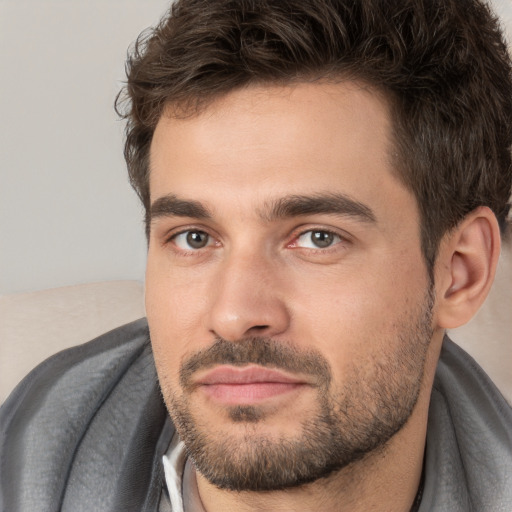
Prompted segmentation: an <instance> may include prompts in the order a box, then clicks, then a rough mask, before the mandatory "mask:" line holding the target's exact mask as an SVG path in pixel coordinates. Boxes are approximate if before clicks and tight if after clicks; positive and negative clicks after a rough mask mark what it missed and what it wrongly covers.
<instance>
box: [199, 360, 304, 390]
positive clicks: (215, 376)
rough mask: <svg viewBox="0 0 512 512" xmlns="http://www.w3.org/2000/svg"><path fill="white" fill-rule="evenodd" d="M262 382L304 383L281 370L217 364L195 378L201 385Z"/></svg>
mask: <svg viewBox="0 0 512 512" xmlns="http://www.w3.org/2000/svg"><path fill="white" fill-rule="evenodd" d="M262 382H267V383H268V382H274V383H283V384H305V383H306V382H305V381H304V380H303V379H300V378H298V377H292V376H290V375H287V374H286V373H283V372H282V371H279V370H274V369H269V368H263V367H261V366H242V367H236V366H224V365H223V366H217V367H216V368H214V369H213V370H209V371H208V372H206V373H205V374H203V375H202V376H201V377H200V378H199V379H197V380H196V384H198V385H203V386H211V385H215V384H257V383H262Z"/></svg>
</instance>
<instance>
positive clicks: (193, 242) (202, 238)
mask: <svg viewBox="0 0 512 512" xmlns="http://www.w3.org/2000/svg"><path fill="white" fill-rule="evenodd" d="M207 242H208V235H207V234H206V233H205V232H203V231H191V232H190V233H188V234H187V244H188V245H189V246H190V247H193V248H194V249H201V248H202V247H205V246H206V244H207Z"/></svg>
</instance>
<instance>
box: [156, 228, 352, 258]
mask: <svg viewBox="0 0 512 512" xmlns="http://www.w3.org/2000/svg"><path fill="white" fill-rule="evenodd" d="M315 232H316V233H323V234H325V235H329V236H332V237H334V238H335V240H336V239H337V241H335V242H334V243H332V244H331V245H328V246H326V247H316V248H315V247H302V246H299V245H297V241H298V240H299V239H300V238H301V237H304V236H305V235H307V234H308V233H311V235H312V234H313V233H315ZM187 233H203V234H205V235H206V236H207V237H209V239H210V240H209V242H208V243H207V245H205V246H204V247H199V248H196V249H194V248H189V249H184V248H181V247H179V246H178V245H177V244H176V239H177V238H178V237H179V236H181V235H185V234H187ZM295 233H296V234H295ZM295 233H294V234H292V236H291V237H290V238H291V242H288V243H287V244H286V247H287V248H290V249H294V250H306V251H308V252H309V253H321V254H327V253H329V252H331V251H332V250H334V248H336V247H337V246H338V245H340V244H347V243H350V240H349V238H348V237H347V236H346V235H342V234H340V233H339V232H336V231H334V230H330V229H325V228H321V227H311V228H308V229H301V230H295ZM311 235H310V236H311ZM211 240H213V241H214V244H213V246H214V247H215V246H219V245H220V242H218V241H217V238H216V237H214V236H213V235H211V234H210V233H209V232H208V231H207V230H206V229H202V228H197V227H188V228H185V229H181V230H180V231H178V232H176V233H172V234H171V235H170V236H168V237H166V240H165V242H164V244H166V245H167V244H173V245H174V246H175V247H176V249H175V251H176V252H177V253H179V254H180V255H183V256H197V255H198V254H199V253H201V252H202V251H201V249H206V248H208V247H211V246H212V244H210V241H211Z"/></svg>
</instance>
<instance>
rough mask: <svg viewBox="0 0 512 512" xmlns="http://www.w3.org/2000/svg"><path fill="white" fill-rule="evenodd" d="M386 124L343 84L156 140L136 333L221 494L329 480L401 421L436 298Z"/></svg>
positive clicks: (238, 105)
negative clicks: (143, 336)
mask: <svg viewBox="0 0 512 512" xmlns="http://www.w3.org/2000/svg"><path fill="white" fill-rule="evenodd" d="M389 123H390V121H389V112H388V109H387V106H386V103H385V102H384V101H383V100H382V98H381V97H379V96H378V95H376V94H375V93H374V92H373V91H371V90H368V89H367V88H364V87H362V86H360V85H357V84H355V83H351V82H345V83H339V84H327V83H317V84H299V85H295V86H290V87H277V86H276V87H270V86H269V87H264V86H252V87H249V88H246V89H242V90H240V91H236V92H233V93H230V94H229V95H227V96H226V97H224V98H222V99H219V100H217V101H215V102H214V103H213V104H211V105H210V106H209V107H208V108H207V109H206V110H205V111H203V112H202V113H200V114H199V115H195V116H191V117H187V118H184V119H174V118H172V117H170V116H163V117H162V118H161V120H160V121H159V123H158V126H157V128H156V131H155V134H154V138H153V142H152V146H151V158H150V159H151V178H150V190H151V200H152V204H153V207H152V221H151V234H150V245H149V254H148V266H147V276H146V309H147V316H148V321H149V326H150V331H151V339H152V344H153V349H154V354H155V361H156V365H157V370H158V375H159V379H160V383H161V386H162V390H163V395H164V398H165V401H166V403H167V406H168V408H169V411H170V414H171V417H172V419H173V420H174V422H175V424H176V426H177V429H178V432H179V434H180V436H181V437H182V439H183V440H184V441H185V444H186V445H187V448H188V450H189V453H190V454H191V456H192V458H193V460H194V462H195V464H196V467H197V468H198V469H199V471H200V472H201V473H202V474H203V475H204V476H205V477H206V478H207V479H208V480H210V482H212V483H214V484H216V485H217V486H219V487H224V488H230V489H238V490H243V489H253V490H264V489H276V488H285V487H289V486H293V485H299V484H301V483H304V482H308V481H312V480H315V479H317V478H319V477H321V476H325V475H327V474H329V473H330V472H332V471H334V470H337V469H340V468H342V467H344V466H346V465H347V464H349V463H351V462H353V461H355V460H358V459H360V458H361V457H363V456H364V455H365V454H366V453H369V452H372V451H373V450H376V449H377V448H379V447H381V446H383V445H384V444H385V443H386V442H387V441H388V440H389V438H391V437H392V436H393V435H394V434H395V432H397V431H398V430H400V429H401V427H402V426H403V425H404V423H405V422H406V421H407V419H408V417H409V415H410V414H411V411H412V410H413V408H414V405H415V402H416V399H417V396H418V393H419V390H420V383H421V379H422V376H423V367H424V360H425V354H426V351H427V348H428V344H429V342H430V340H431V337H432V327H431V323H432V321H431V310H432V299H431V293H430V292H431V289H430V285H429V282H428V279H427V272H426V268H425V265H424V262H423V259H422V255H421V251H420V242H419V220H418V212H417V208H416V204H415V200H414V198H413V196H412V195H411V194H410V193H409V192H408V191H407V190H406V189H405V188H404V187H403V185H402V184H401V183H400V182H399V181H398V180H397V179H396V177H394V175H393V172H392V163H391V162H392V157H391V153H392V143H391V127H390V124H389Z"/></svg>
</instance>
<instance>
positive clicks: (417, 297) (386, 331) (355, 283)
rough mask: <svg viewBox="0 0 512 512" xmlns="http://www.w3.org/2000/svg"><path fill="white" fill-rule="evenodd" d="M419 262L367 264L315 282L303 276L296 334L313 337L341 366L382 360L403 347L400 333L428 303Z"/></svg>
mask: <svg viewBox="0 0 512 512" xmlns="http://www.w3.org/2000/svg"><path fill="white" fill-rule="evenodd" d="M415 261H416V260H414V259H413V260H411V259H408V261H396V259H394V260H393V261H391V260H390V261H389V262H388V264H387V265H386V264H384V263H386V262H385V261H382V260H381V262H380V263H381V264H379V265H377V264H376V265H373V266H372V265H371V264H370V263H371V262H366V264H365V265H362V266H361V267H359V268H356V267H352V268H351V269H350V271H344V269H338V272H333V273H332V274H325V275H323V276H321V275H316V276H315V279H308V278H306V277H304V274H302V276H301V277H297V279H296V282H295V286H294V290H293V296H294V297H295V300H294V303H293V311H294V313H295V314H294V318H295V319H296V320H297V324H296V326H295V335H296V336H300V338H301V339H303V340H304V341H305V342H306V343H307V342H308V339H309V340H310V342H311V343H313V344H314V345H315V346H316V348H318V349H319V350H321V351H322V352H323V353H325V354H326V355H327V356H328V357H329V359H330V360H331V362H332V364H333V365H334V366H336V367H337V368H347V366H350V365H352V364H353V363H354V361H358V362H359V363H362V362H363V361H364V360H366V361H372V362H375V361H378V360H379V359H380V358H381V357H384V355H385V354H386V353H389V352H390V351H393V350H394V349H396V348H397V345H398V344H399V337H398V336H397V334H398V333H399V332H400V331H401V329H402V328H403V324H404V322H406V323H407V322H408V321H410V316H409V315H411V312H413V311H416V309H417V308H418V307H419V305H421V304H422V303H423V299H424V294H425V291H426V289H427V284H428V283H427V281H426V277H425V278H422V277H421V276H423V275H424V274H425V271H424V269H423V268H421V264H416V263H415ZM408 318H409V320H407V319H408Z"/></svg>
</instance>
